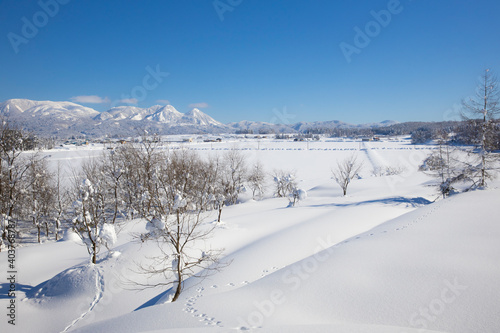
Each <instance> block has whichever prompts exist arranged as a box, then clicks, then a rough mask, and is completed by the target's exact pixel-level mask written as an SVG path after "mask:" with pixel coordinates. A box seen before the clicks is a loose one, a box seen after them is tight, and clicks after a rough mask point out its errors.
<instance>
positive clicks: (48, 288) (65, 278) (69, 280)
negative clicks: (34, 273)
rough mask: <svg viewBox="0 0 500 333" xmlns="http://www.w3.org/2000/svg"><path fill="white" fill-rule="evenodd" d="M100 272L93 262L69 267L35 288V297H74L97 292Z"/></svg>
mask: <svg viewBox="0 0 500 333" xmlns="http://www.w3.org/2000/svg"><path fill="white" fill-rule="evenodd" d="M97 279H98V272H97V269H96V267H95V265H93V264H85V265H81V266H75V267H72V268H69V269H67V270H65V271H63V272H61V273H59V274H57V275H56V276H54V277H53V278H51V279H50V280H48V281H47V282H45V283H44V284H43V285H42V287H41V288H39V289H35V290H34V294H33V295H31V296H33V298H45V297H55V298H73V297H75V296H79V295H82V294H95V293H96V290H97V288H96V280H97Z"/></svg>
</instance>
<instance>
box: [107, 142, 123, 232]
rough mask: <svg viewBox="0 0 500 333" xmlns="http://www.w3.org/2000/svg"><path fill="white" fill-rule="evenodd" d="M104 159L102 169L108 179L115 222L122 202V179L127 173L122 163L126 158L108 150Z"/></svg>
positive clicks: (113, 220)
mask: <svg viewBox="0 0 500 333" xmlns="http://www.w3.org/2000/svg"><path fill="white" fill-rule="evenodd" d="M102 159H103V166H102V171H103V173H104V177H105V179H106V183H107V189H108V191H109V194H110V197H111V200H112V207H113V216H112V218H111V223H112V224H115V222H116V218H117V217H118V214H119V212H120V208H121V202H122V199H121V191H120V188H121V179H122V177H123V175H124V173H125V166H124V165H123V164H122V163H123V162H124V160H123V159H120V156H119V154H117V153H116V151H115V150H110V151H107V152H106V153H105V154H104V156H103V158H102Z"/></svg>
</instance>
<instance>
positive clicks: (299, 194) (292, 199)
mask: <svg viewBox="0 0 500 333" xmlns="http://www.w3.org/2000/svg"><path fill="white" fill-rule="evenodd" d="M306 198H307V192H306V190H303V189H300V188H295V189H294V190H293V191H292V193H290V194H289V195H288V201H289V203H288V207H294V206H295V205H296V204H297V203H298V202H299V201H303V200H305V199H306Z"/></svg>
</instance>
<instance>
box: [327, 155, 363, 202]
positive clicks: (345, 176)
mask: <svg viewBox="0 0 500 333" xmlns="http://www.w3.org/2000/svg"><path fill="white" fill-rule="evenodd" d="M362 167H363V164H362V163H361V162H359V161H358V159H357V157H356V155H354V154H353V155H351V156H349V157H348V158H346V159H344V160H343V161H340V162H337V167H336V168H332V169H331V172H332V176H333V179H335V181H336V182H337V184H339V186H340V188H341V189H342V192H343V194H344V195H347V187H348V186H349V184H350V183H351V181H352V179H353V178H354V177H356V176H358V173H359V172H360V171H361V169H362Z"/></svg>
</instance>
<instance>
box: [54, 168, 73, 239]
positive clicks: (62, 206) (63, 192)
mask: <svg viewBox="0 0 500 333" xmlns="http://www.w3.org/2000/svg"><path fill="white" fill-rule="evenodd" d="M62 175H63V173H62V168H61V164H60V163H59V162H58V163H57V170H56V173H55V183H54V201H55V202H54V235H55V239H56V240H58V239H59V232H60V231H61V226H62V221H63V220H64V218H65V214H66V213H67V212H68V209H69V205H70V199H69V193H68V191H67V189H66V188H65V187H64V185H63V183H62Z"/></svg>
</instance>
